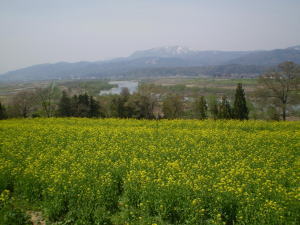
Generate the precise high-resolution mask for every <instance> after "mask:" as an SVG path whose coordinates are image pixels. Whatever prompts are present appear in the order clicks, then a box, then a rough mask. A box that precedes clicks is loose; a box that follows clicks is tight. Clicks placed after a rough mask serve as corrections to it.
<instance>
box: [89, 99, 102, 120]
mask: <svg viewBox="0 0 300 225" xmlns="http://www.w3.org/2000/svg"><path fill="white" fill-rule="evenodd" d="M89 103H90V105H89V106H90V109H89V117H99V116H100V105H99V103H98V102H97V101H96V100H95V99H94V98H93V96H90V101H89Z"/></svg>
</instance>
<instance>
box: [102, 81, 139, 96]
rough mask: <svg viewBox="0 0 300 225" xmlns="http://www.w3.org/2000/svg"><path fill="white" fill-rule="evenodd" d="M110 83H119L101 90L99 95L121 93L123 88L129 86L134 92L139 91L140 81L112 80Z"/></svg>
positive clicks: (131, 91)
mask: <svg viewBox="0 0 300 225" xmlns="http://www.w3.org/2000/svg"><path fill="white" fill-rule="evenodd" d="M109 84H113V85H117V87H113V88H111V89H109V90H104V91H100V93H99V95H110V94H120V93H121V91H122V89H123V88H128V90H129V92H130V93H131V94H132V93H134V92H136V91H137V88H138V85H139V82H138V81H110V82H109Z"/></svg>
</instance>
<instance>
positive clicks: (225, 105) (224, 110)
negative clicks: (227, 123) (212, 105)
mask: <svg viewBox="0 0 300 225" xmlns="http://www.w3.org/2000/svg"><path fill="white" fill-rule="evenodd" d="M218 118H219V119H232V109H231V106H230V104H229V101H228V100H227V97H226V96H222V99H221V102H220V104H219V105H218Z"/></svg>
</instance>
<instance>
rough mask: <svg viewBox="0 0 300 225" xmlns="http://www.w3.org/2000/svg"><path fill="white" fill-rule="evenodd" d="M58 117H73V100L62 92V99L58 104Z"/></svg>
mask: <svg viewBox="0 0 300 225" xmlns="http://www.w3.org/2000/svg"><path fill="white" fill-rule="evenodd" d="M58 116H61V117H69V116H72V104H71V99H70V97H69V96H68V94H67V92H66V91H63V92H62V97H61V99H60V101H59V104H58Z"/></svg>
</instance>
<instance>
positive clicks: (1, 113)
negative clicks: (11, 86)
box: [0, 102, 7, 120]
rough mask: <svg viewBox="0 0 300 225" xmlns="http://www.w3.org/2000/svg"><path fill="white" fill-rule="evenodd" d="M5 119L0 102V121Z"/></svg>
mask: <svg viewBox="0 0 300 225" xmlns="http://www.w3.org/2000/svg"><path fill="white" fill-rule="evenodd" d="M6 118H7V114H6V109H5V106H4V105H2V104H1V102H0V120H4V119H6Z"/></svg>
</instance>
